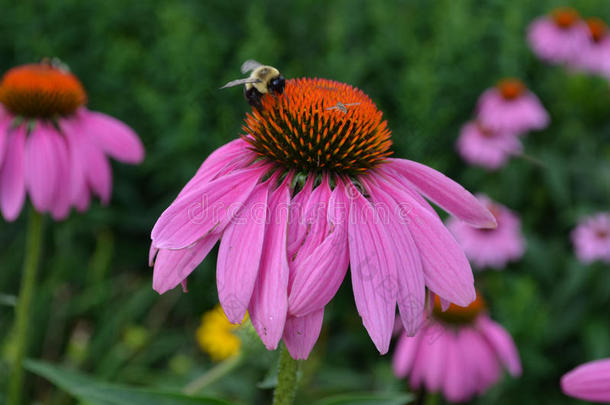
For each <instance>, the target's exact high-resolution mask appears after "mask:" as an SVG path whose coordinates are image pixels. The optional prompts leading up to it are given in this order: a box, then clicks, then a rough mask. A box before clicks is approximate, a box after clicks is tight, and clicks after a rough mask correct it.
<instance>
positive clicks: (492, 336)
mask: <svg viewBox="0 0 610 405" xmlns="http://www.w3.org/2000/svg"><path fill="white" fill-rule="evenodd" d="M477 327H478V329H479V330H480V331H481V333H482V334H483V336H484V337H485V339H486V340H487V342H488V343H489V344H490V345H491V347H492V348H493V349H494V350H495V352H496V354H497V355H498V357H499V358H500V361H502V364H503V365H504V367H506V369H507V370H508V372H509V373H510V374H511V375H512V376H514V377H516V376H520V375H521V359H520V358H519V351H518V350H517V347H516V346H515V343H514V342H513V339H512V337H511V336H510V335H509V334H508V332H507V331H506V330H504V328H503V327H502V326H500V325H498V324H497V323H496V322H494V321H492V320H491V319H489V318H488V317H487V316H479V318H478V319H477Z"/></svg>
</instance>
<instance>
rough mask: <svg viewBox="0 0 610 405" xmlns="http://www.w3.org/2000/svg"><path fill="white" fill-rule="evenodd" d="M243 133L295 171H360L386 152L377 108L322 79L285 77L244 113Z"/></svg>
mask: <svg viewBox="0 0 610 405" xmlns="http://www.w3.org/2000/svg"><path fill="white" fill-rule="evenodd" d="M243 130H244V131H245V132H246V135H245V136H244V139H246V140H247V141H248V142H249V143H250V144H251V145H252V148H253V150H254V151H255V152H256V153H257V154H259V155H260V156H261V157H263V158H265V159H267V160H269V161H272V162H274V163H275V164H278V165H280V166H282V167H284V168H286V169H288V170H294V171H296V172H300V173H312V172H314V173H319V172H331V173H337V174H344V175H356V174H360V173H363V172H365V171H367V170H369V169H371V168H373V167H375V166H376V165H378V164H379V163H381V162H383V161H384V159H385V158H387V157H388V156H389V155H390V154H391V153H392V152H391V151H390V146H391V145H392V140H391V139H390V134H391V133H390V130H389V129H388V126H387V122H386V121H385V120H383V117H382V113H381V111H379V110H378V109H377V107H376V106H375V104H374V103H373V102H372V101H371V99H370V98H369V97H368V96H367V95H366V94H364V93H363V92H362V91H361V90H359V89H357V88H355V87H352V86H350V85H347V84H344V83H339V82H335V81H332V80H326V79H309V78H303V79H291V80H287V81H286V88H285V90H284V93H283V94H282V95H280V96H275V95H271V94H266V95H265V96H264V97H263V98H262V108H261V109H260V110H257V109H253V110H252V112H251V113H248V114H246V119H245V124H244V126H243Z"/></svg>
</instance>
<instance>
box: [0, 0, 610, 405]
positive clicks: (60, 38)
mask: <svg viewBox="0 0 610 405" xmlns="http://www.w3.org/2000/svg"><path fill="white" fill-rule="evenodd" d="M558 5H561V4H560V3H558V2H556V1H550V0H549V1H542V0H541V1H536V2H532V1H529V0H513V1H501V0H486V1H480V0H460V1H455V0H438V1H429V0H408V1H407V0H404V1H395V2H389V1H388V2H384V1H379V2H374V1H368V2H367V1H351V0H339V1H332V2H311V1H307V0H298V1H292V2H284V1H280V0H275V1H261V2H259V1H253V2H226V1H219V0H211V1H205V2H202V1H197V0H181V1H167V0H164V1H161V0H158V1H154V0H146V1H144V0H143V1H133V2H129V1H122V0H103V1H102V0H94V1H80V0H63V1H20V2H14V1H10V0H2V1H0V10H2V12H1V13H0V70H1V71H3V72H4V71H6V70H7V69H9V68H10V67H12V66H14V65H17V64H22V63H28V62H33V61H38V60H40V59H41V58H42V57H44V56H57V57H59V58H61V59H62V60H63V61H64V62H66V63H67V64H69V66H70V67H71V69H72V71H73V72H74V73H75V74H76V75H77V76H78V77H79V78H80V79H81V81H82V82H83V84H84V85H85V87H86V89H87V91H88V94H89V107H90V108H91V109H93V110H98V111H102V112H105V113H107V114H110V115H113V116H115V117H117V118H119V119H121V120H123V121H125V122H126V123H128V124H129V125H130V126H132V127H133V128H134V129H135V130H136V131H137V132H138V134H139V135H140V136H141V138H142V140H143V142H144V144H145V146H146V149H147V157H146V160H145V162H144V164H142V165H141V166H138V167H131V166H124V165H120V164H114V165H113V167H114V193H113V198H112V201H111V203H110V204H109V206H106V207H102V206H100V205H99V204H95V205H94V206H93V208H92V209H90V210H89V211H88V212H86V213H85V214H82V215H79V214H76V213H73V214H72V215H71V216H70V218H69V219H68V220H67V221H64V222H61V223H56V224H55V223H52V222H51V221H50V220H47V223H46V234H45V250H44V256H43V261H42V269H41V271H40V285H39V288H38V291H37V295H36V302H35V312H34V314H33V319H32V322H33V325H34V328H33V333H32V339H31V354H32V357H36V358H42V359H44V360H47V361H49V362H53V363H56V364H60V365H64V366H67V367H69V368H73V369H78V370H81V371H83V372H86V373H88V374H90V375H94V376H97V377H98V378H101V379H105V380H108V381H115V382H122V383H128V384H135V385H145V386H150V387H156V388H172V389H180V388H181V387H183V386H184V385H185V384H186V383H187V382H188V381H190V380H191V379H193V378H195V377H196V376H198V375H200V374H201V373H202V372H204V371H205V370H207V369H209V368H210V367H211V366H212V363H211V362H210V360H209V358H208V357H207V356H206V355H204V354H202V353H201V352H200V351H199V349H198V347H197V345H196V341H195V330H196V328H197V325H198V323H199V321H200V316H201V314H202V313H203V312H204V311H205V310H208V309H210V308H211V307H212V306H213V305H214V304H215V303H216V302H217V293H216V287H215V255H216V253H215V252H213V254H212V255H211V257H209V258H208V259H207V260H206V261H205V262H204V263H203V264H202V265H201V266H200V268H199V269H198V270H197V271H195V272H194V274H193V276H192V277H191V278H190V279H189V290H190V292H189V293H188V294H183V293H182V292H181V291H179V290H176V291H172V292H169V293H167V294H165V295H164V296H158V295H157V294H156V293H154V292H153V291H152V289H151V276H152V271H151V270H150V269H149V268H148V267H147V265H146V262H147V254H148V246H149V232H150V229H151V228H152V225H153V224H154V222H155V220H156V218H157V217H158V215H159V214H160V213H161V212H162V210H163V209H164V208H165V207H166V206H167V205H168V204H169V203H170V202H171V200H172V199H173V198H174V197H175V195H176V194H177V192H178V191H179V190H180V189H181V187H182V186H183V185H184V184H185V183H186V181H187V180H188V179H189V178H190V177H191V176H192V175H193V174H194V172H195V170H196V169H197V167H198V166H199V164H200V163H201V162H202V161H203V160H204V159H205V158H206V156H207V155H208V154H209V153H210V152H211V151H212V150H214V149H215V148H217V147H219V146H220V145H222V144H224V143H226V142H228V141H229V140H231V139H234V138H235V137H236V136H238V135H239V134H240V132H241V129H240V128H241V125H242V119H243V117H244V114H245V112H246V111H247V110H248V108H249V107H248V105H247V104H246V103H245V101H244V100H243V96H242V93H241V90H240V89H230V90H222V91H220V90H218V88H219V87H220V86H221V85H222V84H224V83H225V82H227V81H229V80H231V79H235V78H238V77H240V73H239V66H240V64H241V62H242V61H244V60H245V59H248V58H255V59H257V60H260V61H262V62H265V63H269V64H272V65H275V66H277V67H278V68H280V70H281V71H282V72H283V73H284V75H285V76H286V77H300V76H310V77H311V76H315V77H325V78H330V79H335V80H338V81H343V82H347V83H350V84H353V85H355V86H358V87H360V88H361V89H362V90H364V91H365V92H366V93H368V94H369V95H370V96H371V98H372V99H373V100H374V101H375V102H376V103H377V105H378V106H379V107H380V109H381V110H382V111H384V113H385V117H386V119H387V120H388V122H389V125H390V127H391V128H392V130H393V139H394V143H395V146H394V151H395V155H396V156H398V157H404V158H409V159H413V160H417V161H419V162H422V163H425V164H428V165H430V166H432V167H435V168H437V169H439V170H441V171H443V172H445V173H446V174H448V175H450V176H451V177H453V178H455V179H457V180H458V181H460V182H461V183H462V184H464V185H465V186H466V187H467V188H469V189H470V190H472V191H476V192H485V193H487V194H488V195H490V196H491V197H492V198H494V199H496V200H497V201H499V202H501V203H503V204H505V205H507V206H508V207H510V208H512V209H513V210H515V211H517V212H518V213H519V214H520V215H521V216H522V219H523V224H524V231H525V234H526V238H527V243H528V247H527V253H526V255H525V257H524V258H523V260H522V261H520V262H519V263H516V264H513V265H510V266H509V267H508V268H507V269H506V270H505V271H502V272H487V273H480V274H478V275H477V279H478V281H477V283H478V286H479V288H481V289H482V290H483V293H484V295H485V296H486V297H487V300H488V302H489V304H490V307H491V309H490V310H491V314H492V317H493V318H494V319H496V320H497V321H499V322H500V323H502V324H503V325H504V326H505V327H506V328H507V329H508V330H509V331H510V332H511V334H512V335H513V336H514V338H515V340H516V342H517V345H518V347H519V350H520V352H521V356H522V360H523V368H524V373H523V376H522V377H521V378H520V379H518V380H511V379H509V378H508V377H507V378H505V379H504V381H503V382H502V383H501V384H499V385H497V386H496V387H495V388H494V389H492V390H491V392H489V393H488V394H486V395H485V396H484V397H483V398H481V399H479V400H476V401H474V402H475V403H481V404H488V403H494V404H515V403H538V404H550V403H553V404H568V403H575V402H576V401H574V400H572V399H569V398H567V397H565V396H563V395H562V394H561V392H560V390H559V378H560V376H561V375H562V374H563V373H564V372H566V371H568V370H569V369H571V368H573V367H574V366H576V365H577V364H579V363H582V362H584V361H588V360H592V359H594V358H599V357H608V356H610V320H609V315H608V304H609V300H610V269H609V268H608V266H603V265H601V264H594V265H590V266H584V265H581V264H579V263H578V262H577V261H576V259H575V258H574V256H573V253H572V246H571V243H570V240H569V232H570V230H571V229H572V228H573V227H574V225H575V223H576V221H577V220H578V218H579V217H581V216H582V215H585V214H589V213H592V212H595V211H601V210H608V203H609V202H610V163H609V157H610V114H609V112H610V97H609V96H610V94H609V88H608V83H607V82H606V81H605V80H602V79H600V78H595V77H591V76H586V75H581V74H575V73H573V72H568V71H566V70H565V69H563V68H561V67H552V66H548V65H546V64H544V63H543V62H541V61H539V60H537V59H536V58H535V56H534V55H533V54H532V53H531V51H530V50H529V49H528V47H527V45H526V42H525V30H526V27H527V25H528V23H529V22H530V21H531V20H532V19H533V18H535V17H536V16H538V15H541V14H544V13H546V12H548V11H550V10H551V9H552V8H553V7H555V6H558ZM570 5H571V6H573V7H575V8H577V9H578V10H579V11H580V12H581V13H582V14H583V15H584V16H599V17H601V18H604V19H606V21H609V20H610V2H608V1H606V0H581V1H576V0H574V1H570ZM505 76H515V77H519V78H521V79H522V80H524V81H525V83H526V84H527V85H528V86H529V87H530V88H531V89H532V90H533V91H534V92H535V93H536V94H538V96H539V97H540V98H541V100H542V102H543V104H544V105H545V106H546V107H547V109H548V111H549V112H550V114H551V119H552V124H551V126H550V127H549V128H548V129H547V130H545V131H542V132H538V133H533V134H530V135H529V136H528V137H527V138H526V139H525V150H526V153H527V155H529V156H531V157H534V158H535V159H537V160H539V161H540V162H542V165H538V164H533V163H532V162H531V161H529V160H527V159H523V158H520V159H515V160H513V161H511V162H510V163H509V165H508V166H507V167H505V168H504V169H501V170H499V171H498V172H486V171H484V170H481V169H478V168H472V167H467V166H466V165H465V164H464V162H463V161H462V160H461V159H460V158H459V157H458V156H457V155H456V153H455V149H454V143H455V139H456V137H457V135H458V133H459V128H460V126H461V125H462V124H463V123H464V122H465V121H467V120H468V119H469V118H470V117H471V116H472V114H473V109H474V105H475V102H476V99H477V97H478V95H479V94H480V93H481V92H482V91H483V90H484V89H485V88H487V87H489V86H491V85H493V84H495V83H496V81H497V80H499V79H501V78H502V77H505ZM26 217H27V215H25V211H24V213H23V214H22V215H21V217H20V218H19V220H18V221H17V222H15V223H2V224H1V225H0V227H1V228H0V229H1V232H0V292H3V293H5V294H16V292H17V289H18V283H19V279H20V267H21V263H22V260H23V257H22V253H21V252H22V251H23V245H24V238H25V235H24V229H25V221H26V219H27V218H26ZM12 321H13V310H12V308H11V307H10V306H4V305H3V306H0V339H1V340H0V341H1V342H4V344H3V346H2V347H3V351H2V359H3V360H2V363H1V364H0V387H2V386H3V385H4V383H5V381H6V377H7V373H8V366H7V364H8V363H7V361H8V360H7V359H9V358H10V353H11V345H10V344H9V342H10V340H9V339H8V337H9V335H10V330H11V324H12ZM263 353H266V352H264V351H263V350H260V352H258V353H257V354H256V355H255V356H250V358H249V359H247V360H246V362H245V364H244V366H243V367H241V368H240V369H238V370H237V371H236V372H235V373H234V374H233V376H232V377H229V378H225V379H223V380H221V381H219V382H218V383H217V384H215V385H214V387H213V389H211V390H209V391H207V393H218V394H219V395H220V396H223V397H224V398H228V399H232V400H235V401H237V402H239V403H261V404H262V403H267V402H268V399H269V398H270V391H269V390H265V389H262V388H258V387H257V385H256V384H257V383H259V382H260V381H263V380H264V379H265V375H266V371H265V370H266V369H267V368H268V367H269V366H270V365H272V364H273V362H274V361H275V360H274V354H273V353H270V354H264V355H263ZM390 360H391V358H390V356H385V357H381V356H379V355H378V353H377V352H376V350H375V348H374V346H373V344H372V343H371V342H370V340H369V338H368V336H367V334H366V331H365V330H364V328H363V327H362V325H361V321H360V318H359V317H358V315H357V313H356V309H355V305H354V303H353V298H352V296H351V291H350V285H349V282H346V283H344V286H343V287H342V289H341V290H340V292H339V294H338V296H337V297H336V298H335V300H333V302H332V303H331V305H330V306H329V307H328V311H327V313H326V318H325V326H324V328H323V331H322V337H321V339H320V341H319V342H318V344H317V347H316V349H315V351H314V353H313V355H312V357H311V359H310V360H309V361H308V363H307V365H306V367H305V376H304V387H303V388H302V389H301V391H300V394H299V402H298V403H301V404H308V403H310V402H311V400H312V399H316V398H320V397H323V396H324V395H327V394H330V393H338V392H345V391H353V390H358V391H379V392H390V391H401V390H406V383H405V382H404V381H398V380H396V379H395V378H394V377H393V375H392V373H391V368H390ZM28 381H29V383H28V392H29V395H30V397H31V398H32V401H34V400H35V401H37V402H38V403H45V404H57V405H59V404H70V403H72V400H71V399H70V397H68V396H67V395H66V394H64V393H61V392H60V391H59V390H57V389H56V388H54V387H53V386H52V385H50V384H49V383H48V382H46V381H45V380H42V379H40V378H37V377H33V376H31V375H30V378H29V380H28Z"/></svg>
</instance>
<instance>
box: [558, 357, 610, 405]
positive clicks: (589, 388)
mask: <svg viewBox="0 0 610 405" xmlns="http://www.w3.org/2000/svg"><path fill="white" fill-rule="evenodd" d="M561 389H562V390H563V392H564V393H565V394H567V395H570V396H572V397H575V398H579V399H583V400H585V401H594V402H610V358H608V359H602V360H596V361H591V362H589V363H585V364H583V365H580V366H578V367H576V368H575V369H574V370H572V371H570V372H569V373H567V374H565V375H564V376H563V377H562V378H561Z"/></svg>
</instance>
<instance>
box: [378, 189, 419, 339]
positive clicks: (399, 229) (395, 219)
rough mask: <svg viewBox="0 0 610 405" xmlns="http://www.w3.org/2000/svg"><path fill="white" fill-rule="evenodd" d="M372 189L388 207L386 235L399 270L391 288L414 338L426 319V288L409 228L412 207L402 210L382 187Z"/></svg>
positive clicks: (406, 325) (406, 329)
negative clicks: (392, 247)
mask: <svg viewBox="0 0 610 405" xmlns="http://www.w3.org/2000/svg"><path fill="white" fill-rule="evenodd" d="M382 184H383V183H382ZM369 189H370V190H371V196H372V198H373V201H374V202H375V203H377V206H378V207H383V206H385V207H386V209H387V211H388V217H387V220H386V221H384V225H385V231H386V233H387V234H388V235H389V238H390V241H391V243H393V245H394V249H393V250H394V255H395V260H396V266H397V269H396V280H393V283H392V284H393V285H394V286H389V285H388V288H390V287H393V288H397V289H398V293H397V302H398V309H399V311H400V318H401V320H402V323H403V326H404V328H405V332H406V333H407V335H408V336H414V335H415V333H416V332H417V330H418V329H419V327H420V326H421V323H422V319H423V318H422V315H423V313H424V304H425V299H426V285H425V282H424V271H423V267H422V262H421V259H420V257H419V252H418V250H417V245H416V244H415V241H414V240H413V236H412V235H411V231H410V230H409V227H408V221H409V214H410V211H409V210H410V206H409V207H405V206H400V205H399V204H398V203H397V202H396V201H395V200H394V199H392V197H391V196H390V195H389V194H388V193H387V192H386V191H385V190H384V188H383V186H382V185H376V186H372V187H369Z"/></svg>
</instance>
